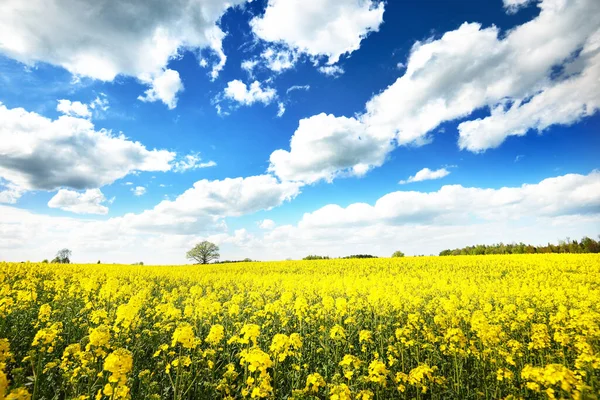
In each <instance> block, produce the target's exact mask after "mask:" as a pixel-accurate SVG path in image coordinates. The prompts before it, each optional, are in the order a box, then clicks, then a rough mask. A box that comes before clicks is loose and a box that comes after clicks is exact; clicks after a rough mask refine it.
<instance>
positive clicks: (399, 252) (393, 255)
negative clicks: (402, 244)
mask: <svg viewBox="0 0 600 400" xmlns="http://www.w3.org/2000/svg"><path fill="white" fill-rule="evenodd" d="M392 257H404V253H403V252H401V251H400V250H396V251H395V252H394V254H392Z"/></svg>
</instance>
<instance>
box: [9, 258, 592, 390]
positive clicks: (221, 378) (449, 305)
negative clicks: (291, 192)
mask: <svg viewBox="0 0 600 400" xmlns="http://www.w3.org/2000/svg"><path fill="white" fill-rule="evenodd" d="M0 369H1V372H0V399H4V398H7V399H28V398H30V397H32V398H34V399H124V398H133V399H161V398H166V399H231V398H235V399H237V398H295V399H333V400H344V399H362V400H367V399H392V398H393V399H499V398H503V399H518V398H527V399H538V398H539V399H546V398H551V399H552V398H574V399H594V398H597V397H598V393H599V391H600V256H599V255H566V254H549V255H510V256H457V257H407V258H395V259H364V260H352V259H350V260H323V261H285V262H265V263H259V262H256V263H237V264H219V265H208V266H200V265H194V266H160V267H153V266H124V265H58V264H39V263H0Z"/></svg>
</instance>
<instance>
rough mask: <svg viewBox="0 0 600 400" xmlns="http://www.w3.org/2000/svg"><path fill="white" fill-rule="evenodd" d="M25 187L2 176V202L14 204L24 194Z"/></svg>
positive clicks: (0, 180)
mask: <svg viewBox="0 0 600 400" xmlns="http://www.w3.org/2000/svg"><path fill="white" fill-rule="evenodd" d="M23 192H24V191H23V189H21V188H19V187H18V186H17V185H15V184H13V183H10V182H8V181H5V180H4V179H2V178H1V177H0V203H7V204H14V203H16V202H17V200H19V199H20V198H21V196H22V195H23Z"/></svg>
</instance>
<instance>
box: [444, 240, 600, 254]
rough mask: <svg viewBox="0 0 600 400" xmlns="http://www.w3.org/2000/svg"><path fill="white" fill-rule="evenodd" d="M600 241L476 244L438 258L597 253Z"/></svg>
mask: <svg viewBox="0 0 600 400" xmlns="http://www.w3.org/2000/svg"><path fill="white" fill-rule="evenodd" d="M599 252H600V240H598V241H596V240H594V239H591V238H589V237H584V238H583V239H581V241H577V240H571V239H570V238H567V239H566V240H561V241H559V242H558V244H557V245H556V244H551V243H548V245H547V246H532V245H530V244H525V243H512V244H504V243H498V244H492V245H485V244H478V245H475V246H467V247H463V248H459V249H454V250H450V249H448V250H443V251H441V252H440V256H461V255H469V256H471V255H483V254H536V253H599Z"/></svg>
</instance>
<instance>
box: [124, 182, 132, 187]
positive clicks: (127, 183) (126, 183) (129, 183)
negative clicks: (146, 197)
mask: <svg viewBox="0 0 600 400" xmlns="http://www.w3.org/2000/svg"><path fill="white" fill-rule="evenodd" d="M124 185H126V186H131V185H133V182H125V183H124Z"/></svg>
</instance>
